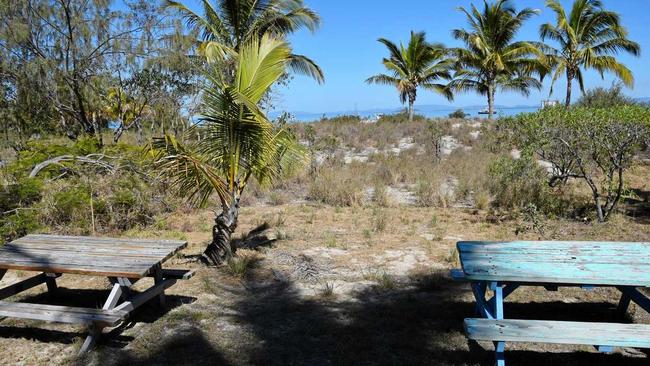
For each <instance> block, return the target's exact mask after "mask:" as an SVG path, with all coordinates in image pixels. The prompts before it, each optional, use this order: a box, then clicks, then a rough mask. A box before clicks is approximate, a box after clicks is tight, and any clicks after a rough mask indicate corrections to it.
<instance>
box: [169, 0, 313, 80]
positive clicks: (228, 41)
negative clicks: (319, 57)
mask: <svg viewBox="0 0 650 366" xmlns="http://www.w3.org/2000/svg"><path fill="white" fill-rule="evenodd" d="M164 6H165V7H167V8H171V9H176V10H177V11H179V12H180V13H181V15H182V16H183V18H184V19H185V22H186V23H187V26H188V28H190V29H194V30H196V31H197V33H198V34H199V39H198V45H197V48H198V51H199V53H200V54H202V55H204V56H205V57H206V58H207V60H208V61H209V62H216V61H221V60H225V61H226V65H227V66H228V67H226V69H228V71H231V72H234V71H233V70H232V69H233V68H232V67H230V66H233V65H235V64H236V61H234V58H236V56H237V54H238V53H239V50H240V48H241V47H242V45H244V44H245V43H246V42H248V41H250V40H251V39H254V38H261V37H262V36H263V35H264V34H267V33H268V34H271V35H273V36H275V37H276V38H284V37H285V36H287V35H289V34H291V33H293V32H295V31H297V30H299V29H301V28H307V29H309V30H310V31H312V32H314V31H316V29H318V27H319V25H320V17H319V16H318V14H316V13H315V12H314V11H313V10H311V9H310V8H308V7H306V6H305V5H304V3H303V0H219V1H218V2H217V4H216V6H213V5H212V4H211V3H210V1H209V0H201V6H202V8H203V9H202V10H203V15H201V14H198V13H196V12H194V11H192V10H191V9H189V8H188V7H187V6H185V5H184V4H182V3H181V2H178V1H173V0H165V5H164ZM288 66H289V68H290V69H291V70H292V71H294V72H297V73H301V74H305V75H308V76H311V77H313V78H315V79H316V80H317V81H318V82H322V81H323V71H322V70H321V69H320V67H319V66H318V65H317V64H316V63H315V62H314V61H312V60H311V59H309V58H307V57H306V56H303V55H296V54H291V57H290V62H289V65H288Z"/></svg>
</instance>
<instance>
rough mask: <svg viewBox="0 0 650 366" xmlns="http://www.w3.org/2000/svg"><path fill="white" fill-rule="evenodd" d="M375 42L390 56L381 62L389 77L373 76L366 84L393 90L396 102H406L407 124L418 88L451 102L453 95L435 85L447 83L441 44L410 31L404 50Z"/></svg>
mask: <svg viewBox="0 0 650 366" xmlns="http://www.w3.org/2000/svg"><path fill="white" fill-rule="evenodd" d="M379 42H381V43H383V44H384V45H385V46H386V48H388V52H389V53H390V56H389V58H384V59H383V61H382V62H383V64H384V66H385V67H386V69H387V70H388V71H389V72H390V75H387V74H379V75H375V76H372V77H369V78H368V79H367V80H366V83H369V84H382V85H391V86H395V87H397V91H398V92H399V98H400V101H401V102H402V103H406V102H407V101H408V113H409V121H413V105H414V103H415V99H416V98H417V91H418V87H422V88H424V89H426V90H431V91H434V92H436V93H439V94H442V95H444V96H445V98H447V99H448V100H452V99H453V94H452V93H451V92H450V91H449V89H448V88H447V86H446V85H444V84H440V83H437V82H436V81H438V80H440V79H447V80H449V79H451V75H450V69H451V67H452V66H453V60H452V59H451V58H449V57H448V53H447V51H446V49H445V47H444V46H443V45H442V44H439V43H436V44H430V43H427V41H426V39H425V34H424V32H418V33H415V32H413V31H411V39H410V40H409V44H408V46H407V47H406V48H405V47H404V45H403V44H401V43H400V46H399V47H398V46H397V45H396V44H395V43H393V42H391V41H389V40H387V39H385V38H380V39H379Z"/></svg>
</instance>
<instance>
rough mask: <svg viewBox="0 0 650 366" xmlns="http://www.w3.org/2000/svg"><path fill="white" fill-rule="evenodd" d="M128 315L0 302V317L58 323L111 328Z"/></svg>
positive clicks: (113, 311) (114, 311)
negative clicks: (96, 325)
mask: <svg viewBox="0 0 650 366" xmlns="http://www.w3.org/2000/svg"><path fill="white" fill-rule="evenodd" d="M127 315H128V313H126V312H124V311H118V310H101V309H86V308H78V307H69V306H54V305H43V304H26V303H13V302H5V301H0V316H6V317H11V318H21V319H32V320H43V321H50V322H58V323H73V324H101V325H104V326H113V325H115V324H117V323H118V322H119V321H121V320H122V319H124V318H125V317H126V316H127Z"/></svg>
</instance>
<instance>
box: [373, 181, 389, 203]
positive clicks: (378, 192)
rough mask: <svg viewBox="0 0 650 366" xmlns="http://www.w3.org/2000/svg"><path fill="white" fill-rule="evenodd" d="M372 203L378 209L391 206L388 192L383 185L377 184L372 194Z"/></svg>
mask: <svg viewBox="0 0 650 366" xmlns="http://www.w3.org/2000/svg"><path fill="white" fill-rule="evenodd" d="M372 202H373V203H374V204H375V205H377V206H379V207H388V206H390V205H391V201H390V197H389V196H388V190H387V188H386V186H385V185H383V184H377V185H375V187H374V190H373V192H372Z"/></svg>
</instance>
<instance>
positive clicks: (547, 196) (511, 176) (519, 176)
mask: <svg viewBox="0 0 650 366" xmlns="http://www.w3.org/2000/svg"><path fill="white" fill-rule="evenodd" d="M488 176H489V189H490V192H491V193H492V195H493V196H494V201H493V204H494V205H495V206H497V207H499V208H503V209H524V208H525V207H527V206H529V205H534V206H535V207H537V208H539V209H541V210H544V211H545V212H551V211H553V209H554V207H552V206H553V203H554V200H553V197H552V190H551V188H550V187H549V185H548V184H547V175H546V172H545V171H544V169H543V168H542V167H540V166H539V165H538V164H537V162H536V161H535V160H534V159H532V158H530V157H522V158H521V159H516V160H515V159H512V158H511V157H509V156H502V157H500V158H498V159H496V160H495V161H494V162H492V163H491V164H490V166H489V168H488Z"/></svg>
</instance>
